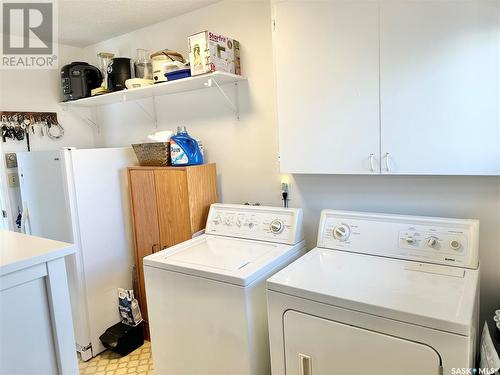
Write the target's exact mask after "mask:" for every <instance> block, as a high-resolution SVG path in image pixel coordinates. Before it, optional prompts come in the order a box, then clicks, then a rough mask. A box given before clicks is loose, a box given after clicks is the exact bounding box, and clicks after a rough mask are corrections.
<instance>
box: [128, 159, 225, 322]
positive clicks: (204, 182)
mask: <svg viewBox="0 0 500 375" xmlns="http://www.w3.org/2000/svg"><path fill="white" fill-rule="evenodd" d="M128 174H129V180H130V199H131V206H132V217H133V226H134V240H135V256H136V266H137V278H138V284H139V285H138V286H139V296H138V299H139V302H140V305H141V310H142V314H143V317H144V320H145V322H146V324H145V327H146V330H147V329H148V325H147V320H148V311H147V303H146V292H145V288H144V273H143V272H144V269H143V262H142V259H143V258H144V257H145V256H147V255H150V254H152V253H154V252H156V251H159V250H161V249H165V248H167V247H169V246H173V245H175V244H178V243H180V242H183V241H186V240H188V239H190V238H191V237H192V235H193V234H194V233H196V232H198V231H200V230H202V229H203V228H205V224H206V220H207V216H208V210H209V208H210V205H211V204H212V203H215V202H217V200H218V199H217V173H216V167H215V164H204V165H200V166H192V167H131V168H129V169H128Z"/></svg>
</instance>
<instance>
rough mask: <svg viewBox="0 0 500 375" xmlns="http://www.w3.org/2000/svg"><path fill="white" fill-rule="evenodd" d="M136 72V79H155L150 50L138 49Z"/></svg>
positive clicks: (135, 64)
mask: <svg viewBox="0 0 500 375" xmlns="http://www.w3.org/2000/svg"><path fill="white" fill-rule="evenodd" d="M134 70H135V77H136V78H143V79H153V65H152V64H151V59H150V58H149V51H148V50H145V49H142V48H138V49H137V58H136V60H135V61H134Z"/></svg>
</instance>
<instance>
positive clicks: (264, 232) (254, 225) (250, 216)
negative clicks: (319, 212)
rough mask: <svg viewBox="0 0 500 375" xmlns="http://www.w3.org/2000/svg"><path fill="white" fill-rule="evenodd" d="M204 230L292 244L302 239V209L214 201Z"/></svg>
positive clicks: (211, 232)
mask: <svg viewBox="0 0 500 375" xmlns="http://www.w3.org/2000/svg"><path fill="white" fill-rule="evenodd" d="M205 233H207V234H216V235H221V236H228V237H238V238H247V239H253V240H262V241H269V242H277V243H285V244H290V245H295V244H296V243H298V242H300V241H302V239H303V236H302V209H300V208H281V207H266V206H245V205H236V204H222V203H216V204H212V206H210V212H209V213H208V219H207V226H206V228H205Z"/></svg>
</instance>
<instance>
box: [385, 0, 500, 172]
mask: <svg viewBox="0 0 500 375" xmlns="http://www.w3.org/2000/svg"><path fill="white" fill-rule="evenodd" d="M380 72H381V74H380V89H381V91H380V92H381V97H380V99H381V152H382V157H381V159H382V173H389V174H429V175H430V174H438V175H447V174H455V175H495V174H500V95H499V94H500V2H497V1H454V2H450V1H420V2H418V1H417V2H415V1H411V2H409V1H399V2H382V3H381V9H380ZM387 154H389V157H388V158H386V155H387ZM387 159H388V160H387ZM387 167H388V168H387ZM387 169H388V170H387Z"/></svg>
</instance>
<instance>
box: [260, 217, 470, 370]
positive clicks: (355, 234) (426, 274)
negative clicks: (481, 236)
mask: <svg viewBox="0 0 500 375" xmlns="http://www.w3.org/2000/svg"><path fill="white" fill-rule="evenodd" d="M478 229H479V222H478V221H477V220H459V219H443V218H432V217H415V216H400V215H386V214H372V213H361V212H348V211H332V210H324V211H323V212H322V214H321V220H320V226H319V233H318V247H317V248H315V249H313V250H311V251H310V252H308V253H307V254H306V255H304V256H303V257H301V258H300V259H298V260H297V261H295V262H294V263H292V264H291V265H289V266H288V267H286V268H284V269H283V270H281V271H280V272H278V273H277V274H275V275H274V276H272V277H271V278H270V279H269V280H268V283H267V288H268V304H269V306H268V309H269V310H268V314H269V325H270V326H269V327H270V342H271V364H272V373H273V374H274V375H284V374H286V375H299V374H300V375H320V374H321V375H348V374H370V375H382V374H383V375H439V374H446V375H449V374H453V373H464V372H459V371H463V369H468V368H471V367H473V366H474V359H475V343H476V337H477V320H478V296H479V291H478V279H479V266H478ZM453 369H455V370H453Z"/></svg>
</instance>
